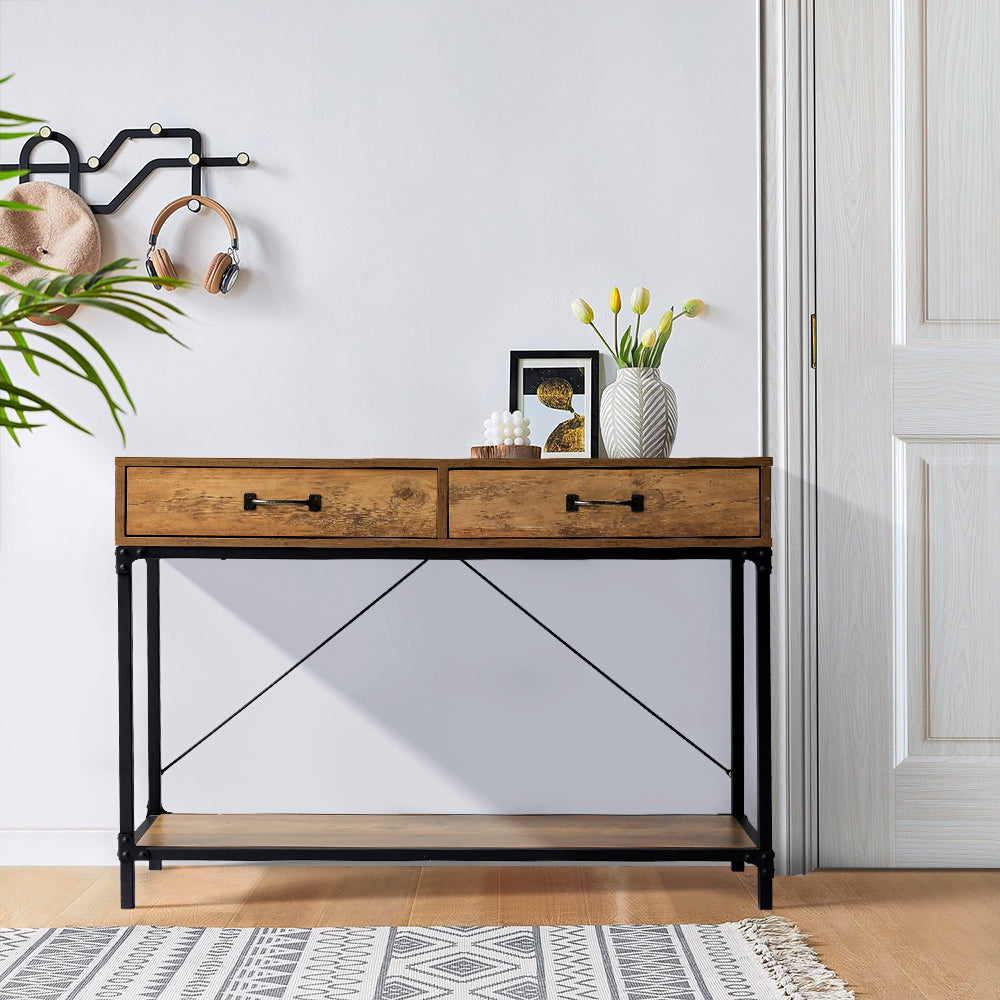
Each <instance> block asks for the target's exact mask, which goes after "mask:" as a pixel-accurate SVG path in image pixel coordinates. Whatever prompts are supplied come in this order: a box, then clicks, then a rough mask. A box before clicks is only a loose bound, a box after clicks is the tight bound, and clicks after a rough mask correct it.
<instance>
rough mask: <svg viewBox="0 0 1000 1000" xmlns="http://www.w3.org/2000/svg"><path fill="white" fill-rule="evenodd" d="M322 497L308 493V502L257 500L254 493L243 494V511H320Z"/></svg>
mask: <svg viewBox="0 0 1000 1000" xmlns="http://www.w3.org/2000/svg"><path fill="white" fill-rule="evenodd" d="M322 501H323V497H322V496H321V495H320V494H319V493H310V494H309V499H308V500H258V499H257V494H256V493H244V494H243V509H244V510H256V509H257V508H258V507H308V508H309V509H310V510H322Z"/></svg>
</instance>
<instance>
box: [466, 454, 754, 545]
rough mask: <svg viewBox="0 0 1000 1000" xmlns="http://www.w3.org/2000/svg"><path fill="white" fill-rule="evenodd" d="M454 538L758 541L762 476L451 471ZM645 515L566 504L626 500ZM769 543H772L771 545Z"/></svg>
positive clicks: (692, 471) (694, 471)
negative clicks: (637, 503) (635, 501)
mask: <svg viewBox="0 0 1000 1000" xmlns="http://www.w3.org/2000/svg"><path fill="white" fill-rule="evenodd" d="M448 484H449V485H448V535H449V537H450V538H604V537H609V536H611V537H617V538H689V539H701V538H720V539H724V538H743V539H746V538H759V537H760V536H761V525H762V518H761V513H762V503H761V470H760V468H759V467H745V468H688V469H684V468H680V469H662V468H660V469H655V468H612V469H594V468H584V469H562V468H560V469H552V468H548V469H544V468H543V469H537V470H535V469H511V470H510V471H507V470H499V469H483V470H479V469H453V470H451V471H450V473H449V476H448ZM635 494H639V495H641V496H642V510H641V511H638V512H637V511H633V510H632V509H631V508H630V507H626V506H597V507H587V506H581V507H579V508H578V509H577V510H576V511H573V512H571V511H568V510H567V497H570V496H575V497H577V498H578V499H579V500H581V501H582V500H615V501H621V500H625V501H627V500H629V499H630V498H631V497H632V496H633V495H635ZM766 544H768V545H769V544H770V540H768V541H767V542H766Z"/></svg>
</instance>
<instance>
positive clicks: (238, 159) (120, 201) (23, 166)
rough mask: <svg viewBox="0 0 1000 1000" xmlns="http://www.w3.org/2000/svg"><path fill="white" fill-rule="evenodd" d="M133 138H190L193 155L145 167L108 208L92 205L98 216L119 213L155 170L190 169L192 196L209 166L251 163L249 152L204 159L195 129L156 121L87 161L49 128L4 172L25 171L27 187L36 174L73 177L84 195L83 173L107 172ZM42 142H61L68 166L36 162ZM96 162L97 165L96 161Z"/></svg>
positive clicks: (125, 132)
mask: <svg viewBox="0 0 1000 1000" xmlns="http://www.w3.org/2000/svg"><path fill="white" fill-rule="evenodd" d="M129 139H190V140H191V152H190V154H189V155H188V156H161V157H158V158H157V159H155V160H150V161H149V162H148V163H147V164H146V165H145V166H143V167H141V168H140V169H139V170H138V171H137V172H136V174H135V176H134V177H133V178H132V179H131V180H130V181H129V182H128V183H127V184H126V185H125V186H124V187H123V188H122V189H121V190H120V191H119V192H118V194H116V195H115V196H114V198H112V199H111V201H109V202H108V203H107V204H106V205H91V206H90V209H91V211H92V212H93V213H94V214H95V215H110V214H111V213H112V212H117V211H118V209H119V208H121V207H122V205H124V204H125V202H126V201H127V200H128V199H129V198H130V197H131V196H132V194H133V193H134V192H135V190H136V188H138V187H139V185H140V184H142V182H143V181H144V180H145V179H146V178H147V177H148V176H149V175H150V174H151V173H152V172H153V171H154V170H158V169H159V168H160V167H186V168H187V169H188V170H190V171H191V194H192V196H193V195H200V194H201V172H202V170H203V169H204V168H205V167H246V166H248V165H249V164H250V155H249V154H248V153H237V154H236V156H204V155H203V154H202V139H201V133H200V132H199V131H198V130H197V129H193V128H164V127H163V126H162V125H160V124H159V123H157V122H153V124H152V125H150V126H149V128H124V129H122V130H121V131H120V132H119V133H118V135H116V136H115V137H114V139H112V140H111V142H109V143H108V146H107V148H106V149H105V150H104V152H103V153H101V155H100V156H91V157H89V158H88V159H87V161H86V162H84V163H81V162H80V151H79V150H78V149H77V147H76V143H75V142H73V140H72V139H70V138H69V136H67V135H64V134H63V133H62V132H55V131H53V130H52V129H51V128H49V127H48V126H47V125H44V126H42V128H40V129H39V130H38V134H37V135H33V136H31V137H30V138H28V139H26V140H25V142H24V145H23V146H22V147H21V155H20V157H19V158H18V162H17V163H0V170H3V171H8V170H21V171H24V173H23V174H22V176H21V177H20V178H19V180H18V183H19V184H24V183H26V182H27V181H28V180H30V178H31V175H32V174H69V178H68V179H69V188H70V190H71V191H75V192H76V193H77V194H79V193H80V174H87V173H91V174H92V173H94V172H96V171H98V170H103V169H104V168H105V167H106V166H107V165H108V164H109V163H110V162H111V159H112V157H113V156H114V155H115V153H117V152H118V150H119V149H120V148H121V147H122V145H123V144H124V143H125V142H127V141H128V140H129ZM42 142H57V143H59V145H60V146H62V147H63V149H65V150H66V155H67V162H66V163H32V162H31V151H32V150H33V149H34V148H35V147H36V146H37V145H38V144H39V143H42ZM95 161H96V162H95ZM188 208H189V209H190V210H191V211H192V212H198V211H200V210H201V205H199V204H198V203H197V202H192V203H191V204H190V205H188Z"/></svg>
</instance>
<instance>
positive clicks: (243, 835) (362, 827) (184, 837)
mask: <svg viewBox="0 0 1000 1000" xmlns="http://www.w3.org/2000/svg"><path fill="white" fill-rule="evenodd" d="M139 844H140V846H142V847H328V848H331V849H335V848H372V849H390V848H398V849H407V848H413V849H420V848H433V847H439V848H468V849H470V850H473V849H476V850H478V849H483V850H488V849H492V848H508V847H510V848H516V847H536V848H541V847H552V848H581V849H583V848H591V847H593V848H602V847H614V848H660V847H737V848H743V847H745V848H748V849H749V848H752V847H753V843H752V842H751V840H750V838H749V837H747V835H746V833H745V832H744V831H743V829H742V827H740V825H739V824H738V823H737V822H736V821H735V820H734V819H733V818H732V816H725V815H722V816H700V815H694V816H605V815H531V816H508V815H503V816H489V815H385V816H363V815H340V816H337V815H332V816H327V815H323V816H319V815H304V814H287V813H286V814H277V813H260V814H257V813H249V814H233V813H230V814H225V815H214V814H207V813H165V814H164V815H162V816H160V817H158V818H157V820H156V821H155V822H154V823H153V825H152V826H151V827H150V828H149V830H147V831H146V833H145V834H144V835H143V837H142V838H141V839H140V840H139Z"/></svg>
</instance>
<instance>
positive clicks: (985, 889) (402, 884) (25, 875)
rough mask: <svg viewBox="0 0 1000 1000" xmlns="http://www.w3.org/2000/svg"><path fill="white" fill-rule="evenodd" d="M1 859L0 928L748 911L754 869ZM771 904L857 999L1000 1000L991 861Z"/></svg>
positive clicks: (886, 874) (548, 920)
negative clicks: (68, 863) (47, 863)
mask: <svg viewBox="0 0 1000 1000" xmlns="http://www.w3.org/2000/svg"><path fill="white" fill-rule="evenodd" d="M136 882H137V885H136V892H137V898H138V900H139V902H140V904H141V905H140V906H137V907H136V909H134V910H131V911H123V910H120V909H119V908H118V869H117V868H55V867H51V868H0V925H2V926H9V927H48V926H67V925H93V924H98V925H100V924H159V925H195V926H233V927H243V926H337V925H352V924H353V925H372V924H375V925H388V924H395V925H406V924H412V925H420V924H466V925H468V924H558V923H571V924H572V923H678V922H680V923H697V922H710V923H715V922H722V921H727V920H740V919H742V918H744V917H753V916H758V915H759V912H758V910H757V907H756V901H755V893H756V873H755V871H754V870H753V869H748V870H747V871H746V872H743V873H733V872H730V871H729V869H728V868H725V867H687V866H681V867H654V866H630V867H626V866H622V867H612V866H609V867H573V866H559V867H551V866H538V867H522V866H509V867H508V866H504V867H493V868H475V867H469V868H455V867H446V866H433V867H424V868H419V867H396V866H357V867H334V866H303V867H298V868H296V867H287V866H257V867H254V866H250V865H225V866H222V865H214V866H213V865H190V866H185V865H171V864H167V865H165V866H164V869H163V871H160V872H149V871H146V870H144V869H142V868H139V869H138V870H137V872H136ZM774 901H775V909H774V912H775V913H779V914H781V915H783V916H786V917H788V918H789V919H791V920H794V921H795V922H796V923H797V924H798V925H799V926H800V927H801V928H802V930H803V931H805V932H806V933H807V934H809V935H810V936H811V939H812V943H813V946H814V947H815V948H816V950H817V951H818V952H819V954H820V956H821V957H822V958H823V960H824V961H825V962H826V963H827V964H829V965H830V966H831V967H832V968H834V969H836V970H837V972H838V973H839V974H840V975H841V976H843V977H844V978H845V979H846V980H847V981H848V982H849V983H851V984H852V985H853V986H854V987H855V989H856V990H857V991H858V996H859V998H876V997H877V998H884V1000H973V998H974V1000H1000V948H997V946H996V942H997V941H998V940H1000V871H976V872H972V871H957V870H948V871H834V870H824V871H817V872H812V873H811V874H809V875H804V876H798V877H787V878H777V879H775V886H774Z"/></svg>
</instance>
